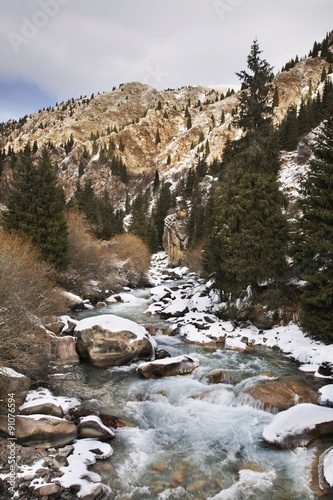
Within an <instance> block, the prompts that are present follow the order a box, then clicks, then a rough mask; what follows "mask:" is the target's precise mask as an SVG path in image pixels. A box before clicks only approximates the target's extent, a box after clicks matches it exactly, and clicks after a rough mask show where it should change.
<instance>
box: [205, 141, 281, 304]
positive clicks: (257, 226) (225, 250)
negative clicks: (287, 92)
mask: <svg viewBox="0 0 333 500" xmlns="http://www.w3.org/2000/svg"><path fill="white" fill-rule="evenodd" d="M238 142H240V143H241V144H238V145H237V148H234V150H233V151H234V156H233V157H232V158H230V160H229V162H228V163H227V165H226V167H227V173H226V175H225V176H224V178H223V183H222V184H221V185H220V186H219V187H218V188H216V191H214V198H213V200H211V201H210V205H211V206H212V207H213V209H212V210H211V212H212V214H213V215H212V218H213V222H212V223H211V228H212V230H211V233H210V234H209V236H208V239H207V241H206V245H205V252H206V260H207V266H206V267H207V270H208V271H210V272H214V275H215V278H216V284H217V286H218V288H220V289H222V290H224V291H225V292H229V293H232V294H234V295H238V294H239V293H241V291H242V290H244V289H246V288H247V286H249V285H250V286H251V289H252V292H254V293H255V292H258V291H260V283H262V282H264V281H271V280H277V279H278V278H279V277H280V276H281V275H282V274H283V272H284V269H285V251H286V244H287V234H288V229H287V222H286V219H285V217H284V216H283V214H282V211H281V208H282V206H283V204H284V203H285V200H284V198H283V195H282V194H281V192H280V190H279V186H278V183H277V181H276V176H277V171H278V168H279V153H278V150H277V147H276V137H275V136H274V135H272V136H268V137H258V136H255V135H253V136H250V137H249V136H247V137H245V138H244V139H241V140H240V141H238Z"/></svg>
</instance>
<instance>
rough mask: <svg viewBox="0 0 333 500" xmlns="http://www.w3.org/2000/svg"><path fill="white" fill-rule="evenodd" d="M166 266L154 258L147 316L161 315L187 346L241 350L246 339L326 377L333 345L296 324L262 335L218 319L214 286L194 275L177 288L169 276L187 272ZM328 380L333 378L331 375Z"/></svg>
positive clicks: (163, 257)
mask: <svg viewBox="0 0 333 500" xmlns="http://www.w3.org/2000/svg"><path fill="white" fill-rule="evenodd" d="M167 266H168V264H167V256H166V254H164V253H163V252H160V253H159V254H156V255H155V256H154V257H153V259H152V267H151V270H150V279H151V282H152V284H154V285H155V287H153V288H152V289H151V294H152V301H153V302H152V304H151V305H150V306H149V307H148V309H147V313H148V314H149V313H150V314H161V315H162V316H163V317H164V318H167V321H169V322H170V323H173V324H175V325H177V326H178V331H179V333H180V335H181V336H182V337H184V338H185V339H186V340H187V341H188V342H193V343H198V344H202V345H205V344H207V345H208V344H211V343H212V341H213V342H214V341H218V340H222V339H223V340H225V341H226V347H228V346H229V347H230V348H233V347H235V348H237V346H239V347H242V344H241V340H242V339H243V338H244V337H246V339H247V343H248V344H252V345H264V346H267V347H271V348H273V347H274V348H276V347H278V348H279V349H280V350H281V351H282V352H283V353H284V354H285V355H286V356H288V357H290V358H292V359H294V360H295V361H297V362H298V363H299V364H300V370H302V371H306V372H312V373H314V374H315V376H316V377H323V375H322V374H320V373H319V372H318V369H319V367H320V366H321V365H323V363H329V364H332V365H333V344H331V345H325V344H323V343H322V342H319V341H317V340H313V339H311V338H310V337H308V336H307V335H306V333H304V332H303V331H302V329H301V328H300V327H299V326H298V325H297V324H295V323H289V324H288V325H278V326H274V327H273V328H271V329H270V330H264V331H263V330H260V329H259V328H257V327H255V326H254V325H252V324H251V323H250V322H247V323H246V324H243V325H242V326H236V325H235V324H234V323H233V322H232V321H223V320H221V319H219V318H218V317H217V315H216V312H217V311H219V310H220V309H221V308H222V306H223V305H224V304H222V303H221V302H220V301H219V296H218V294H217V293H216V292H215V291H214V290H212V288H211V285H212V283H211V282H205V281H204V280H202V279H201V278H199V277H198V276H196V275H195V274H194V273H191V274H189V275H188V276H189V277H188V279H187V281H186V282H184V283H181V284H180V285H178V287H174V286H172V284H171V283H172V279H171V278H170V275H171V276H172V275H173V274H174V275H175V276H179V279H181V278H182V279H184V276H186V275H187V273H188V270H187V269H186V268H184V267H182V268H176V269H171V270H169V273H168V267H167ZM168 285H170V287H169V286H168ZM171 288H172V289H171ZM325 378H327V379H330V378H333V377H332V376H330V375H328V376H327V377H325Z"/></svg>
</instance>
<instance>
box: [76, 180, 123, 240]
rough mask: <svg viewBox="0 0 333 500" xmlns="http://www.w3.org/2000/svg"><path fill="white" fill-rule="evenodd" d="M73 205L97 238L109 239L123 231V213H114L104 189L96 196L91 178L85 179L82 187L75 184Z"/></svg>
mask: <svg viewBox="0 0 333 500" xmlns="http://www.w3.org/2000/svg"><path fill="white" fill-rule="evenodd" d="M74 205H76V206H77V208H78V209H79V211H80V212H83V213H84V214H85V216H86V218H87V221H88V222H89V223H90V224H91V226H92V228H93V232H94V234H95V236H96V237H97V238H100V239H103V240H109V239H110V238H112V237H113V236H115V235H116V234H120V233H122V232H123V213H122V212H117V213H116V214H114V211H113V206H112V203H111V200H110V197H109V193H108V192H107V191H106V190H105V191H104V193H103V195H102V196H101V197H99V196H97V195H96V194H95V193H94V190H93V187H92V185H91V180H86V181H85V183H84V185H83V187H82V186H81V185H80V183H78V184H77V186H76V191H75V194H74Z"/></svg>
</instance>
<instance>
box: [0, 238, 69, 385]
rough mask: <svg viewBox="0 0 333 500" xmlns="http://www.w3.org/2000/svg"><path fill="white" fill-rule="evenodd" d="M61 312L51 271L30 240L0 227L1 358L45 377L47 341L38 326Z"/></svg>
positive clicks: (26, 373)
mask: <svg viewBox="0 0 333 500" xmlns="http://www.w3.org/2000/svg"><path fill="white" fill-rule="evenodd" d="M58 312H62V303H61V299H60V295H59V294H58V293H57V291H56V290H55V288H54V284H53V282H52V280H51V272H50V270H49V268H48V266H47V265H46V264H45V263H43V262H42V259H41V257H40V254H39V252H38V250H37V249H36V247H34V245H33V244H32V243H31V241H30V240H28V239H25V238H22V237H19V236H17V235H8V234H5V233H4V232H3V231H1V230H0V361H1V363H2V364H4V365H6V366H9V367H11V368H14V369H16V370H18V371H19V372H22V373H24V374H25V375H27V376H30V377H31V378H32V379H34V380H36V381H37V380H38V379H39V378H40V377H41V376H43V377H45V370H46V368H47V365H48V356H47V352H48V349H47V346H48V343H49V340H48V338H47V334H46V332H45V329H43V327H42V326H41V325H42V323H43V319H44V318H46V317H47V316H50V315H54V314H56V313H58Z"/></svg>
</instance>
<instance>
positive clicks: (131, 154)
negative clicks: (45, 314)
mask: <svg viewBox="0 0 333 500" xmlns="http://www.w3.org/2000/svg"><path fill="white" fill-rule="evenodd" d="M324 67H325V69H326V71H328V69H329V63H327V62H326V60H325V59H323V58H321V57H316V58H312V57H309V58H305V59H303V60H301V61H300V62H299V63H297V64H296V65H295V66H294V67H293V68H291V69H290V70H289V71H283V72H282V73H279V74H278V75H277V76H276V77H275V79H274V86H275V87H277V88H278V91H279V105H278V106H277V107H276V108H275V115H274V120H275V122H276V123H279V122H281V120H282V119H283V117H284V116H285V113H286V111H287V109H288V107H289V106H290V105H294V104H296V105H299V104H300V102H301V99H302V97H303V98H304V97H306V96H307V95H309V94H311V93H312V94H313V93H315V92H316V90H317V89H318V86H319V85H320V83H321V75H322V70H323V68H324ZM238 97H239V94H238V93H231V92H230V91H229V92H228V93H227V95H226V96H224V95H223V94H221V90H220V88H219V87H216V88H215V89H214V88H208V87H203V86H195V87H184V88H182V89H177V90H164V91H161V92H158V91H157V90H155V89H154V88H152V87H150V86H148V85H143V84H141V83H137V82H134V83H128V84H123V85H121V86H120V87H119V88H117V89H114V90H113V91H111V92H107V93H104V94H98V95H92V96H91V97H89V98H87V97H80V98H79V99H76V100H75V99H70V100H69V101H67V102H66V103H60V104H57V105H56V106H55V107H53V108H48V109H45V110H40V111H39V112H37V113H35V114H33V115H30V116H27V117H24V118H23V119H21V120H20V121H19V122H7V123H6V124H4V125H3V126H2V136H1V140H0V146H1V149H2V150H5V151H8V148H11V149H12V150H14V151H15V152H18V151H19V150H20V149H22V148H23V147H24V145H25V144H26V143H27V142H30V143H31V144H33V143H35V144H36V145H38V147H41V146H42V145H43V144H49V145H51V147H52V148H53V149H52V155H53V157H54V160H55V161H56V162H57V164H58V175H59V178H60V181H61V183H62V185H63V186H64V190H65V194H66V197H67V199H69V198H70V197H71V196H72V195H73V192H74V190H75V186H76V184H77V181H78V179H81V182H84V181H85V180H86V179H90V180H91V182H92V185H93V187H94V190H95V192H97V193H98V192H102V191H103V190H104V189H105V188H106V189H107V190H108V191H109V192H110V194H111V195H112V198H113V201H114V203H115V205H116V206H118V207H119V206H121V205H122V204H123V203H124V198H125V194H126V193H127V192H129V193H131V194H135V193H137V192H139V190H141V189H142V188H143V187H146V186H147V185H148V184H149V183H150V182H152V181H153V178H154V174H155V171H156V170H158V172H159V175H160V177H161V178H163V179H166V180H170V181H174V180H177V179H179V178H180V177H181V176H182V172H184V171H187V170H188V169H189V168H190V167H193V166H195V164H196V162H197V155H198V153H200V151H205V153H206V154H207V156H208V158H207V159H208V162H211V161H213V159H214V158H218V159H220V158H221V154H222V151H223V148H224V145H225V142H226V140H227V139H231V140H233V139H235V138H237V137H239V136H240V134H241V130H240V129H237V128H235V127H234V126H233V125H232V120H233V115H235V113H236V112H237V105H238ZM189 119H190V122H189ZM70 141H71V144H70V147H68V148H66V144H69V143H70ZM111 143H112V145H113V146H112V147H113V148H114V154H116V155H117V156H118V157H119V158H121V159H122V161H123V162H124V163H125V164H126V168H127V173H128V177H129V182H128V183H127V185H125V184H124V183H123V182H121V180H120V179H119V176H117V175H113V174H112V173H111V169H110V165H109V164H108V163H107V162H106V161H105V159H104V158H102V157H101V155H100V153H101V150H102V148H103V146H104V145H110V144H111ZM80 162H81V166H80ZM80 168H81V171H80ZM10 177H11V169H10V162H9V161H7V162H6V161H5V162H4V166H3V172H2V175H1V177H0V203H5V199H6V193H7V190H8V182H9V181H10Z"/></svg>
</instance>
